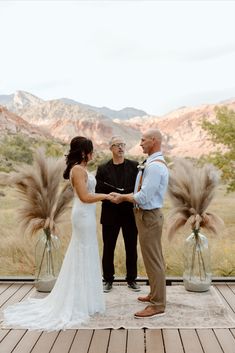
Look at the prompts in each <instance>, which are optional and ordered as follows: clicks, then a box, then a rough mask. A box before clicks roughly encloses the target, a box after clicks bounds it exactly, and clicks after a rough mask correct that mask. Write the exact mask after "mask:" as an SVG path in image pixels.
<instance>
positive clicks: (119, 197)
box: [109, 192, 123, 204]
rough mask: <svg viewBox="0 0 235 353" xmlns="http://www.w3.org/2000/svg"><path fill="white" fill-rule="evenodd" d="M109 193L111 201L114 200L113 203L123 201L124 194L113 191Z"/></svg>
mask: <svg viewBox="0 0 235 353" xmlns="http://www.w3.org/2000/svg"><path fill="white" fill-rule="evenodd" d="M109 195H110V196H111V199H110V201H111V202H113V203H116V204H118V203H120V202H122V201H123V200H122V195H121V194H118V193H117V192H111V193H110V194H109Z"/></svg>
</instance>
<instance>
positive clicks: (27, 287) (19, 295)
mask: <svg viewBox="0 0 235 353" xmlns="http://www.w3.org/2000/svg"><path fill="white" fill-rule="evenodd" d="M32 290H33V285H32V284H28V283H27V284H24V285H23V286H21V287H20V288H18V290H17V291H16V292H15V293H14V294H12V295H11V297H10V298H9V299H8V300H7V301H5V303H4V304H3V305H2V307H1V309H5V308H6V307H7V306H9V305H12V304H15V303H18V302H20V301H21V300H22V299H24V298H25V297H26V296H28V295H29V293H30V292H31V291H32Z"/></svg>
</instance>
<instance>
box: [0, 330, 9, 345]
mask: <svg viewBox="0 0 235 353" xmlns="http://www.w3.org/2000/svg"><path fill="white" fill-rule="evenodd" d="M9 331H10V330H4V329H0V342H1V341H2V340H3V338H4V337H5V336H6V335H7V334H8V332H9Z"/></svg>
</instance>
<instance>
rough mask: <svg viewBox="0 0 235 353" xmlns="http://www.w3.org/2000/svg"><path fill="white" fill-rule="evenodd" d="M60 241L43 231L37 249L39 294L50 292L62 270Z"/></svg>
mask: <svg viewBox="0 0 235 353" xmlns="http://www.w3.org/2000/svg"><path fill="white" fill-rule="evenodd" d="M61 262H62V257H61V253H60V240H59V238H58V237H57V236H56V235H54V234H51V231H50V230H49V229H43V230H42V232H41V233H40V234H39V239H38V241H37V243H36V247H35V266H36V269H35V287H36V289H37V290H38V291H39V292H50V291H51V290H52V288H53V287H54V284H55V282H56V279H57V277H58V274H59V272H60V268H61Z"/></svg>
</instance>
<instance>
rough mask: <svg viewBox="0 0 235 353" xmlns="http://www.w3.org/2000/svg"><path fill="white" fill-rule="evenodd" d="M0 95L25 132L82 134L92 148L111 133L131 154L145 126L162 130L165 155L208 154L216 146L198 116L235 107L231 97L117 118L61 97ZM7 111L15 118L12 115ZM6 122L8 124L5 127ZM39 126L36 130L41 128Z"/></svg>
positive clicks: (57, 135)
mask: <svg viewBox="0 0 235 353" xmlns="http://www.w3.org/2000/svg"><path fill="white" fill-rule="evenodd" d="M2 97H4V99H5V102H2V104H3V103H5V105H6V106H8V107H9V109H11V110H13V111H15V112H16V113H17V114H18V115H19V116H20V117H21V120H20V118H19V117H17V119H18V123H17V124H19V125H20V126H21V127H20V128H21V129H23V128H24V129H26V126H27V127H28V130H27V129H26V130H27V131H28V133H30V129H32V130H31V131H32V134H33V133H36V129H37V128H36V126H37V127H38V128H40V129H41V128H43V129H45V130H46V131H48V132H49V133H50V134H51V135H52V136H53V137H55V138H58V139H60V140H62V141H64V142H69V141H70V139H71V138H72V137H73V136H76V135H84V136H87V137H89V138H91V139H92V140H93V141H94V143H95V148H96V149H99V150H106V149H108V141H109V139H110V137H111V136H112V135H122V136H123V137H124V138H125V139H126V141H127V149H128V152H130V153H131V154H139V153H140V154H142V149H141V148H140V147H139V141H140V136H141V132H143V131H146V130H147V129H149V128H159V129H160V130H161V131H162V133H163V136H164V143H163V149H164V152H165V153H166V154H167V155H169V156H189V157H200V156H201V155H203V154H208V153H209V152H211V151H214V150H216V149H217V146H214V145H213V143H212V142H211V141H210V139H209V137H208V135H207V133H206V132H205V131H204V130H203V129H202V128H201V122H202V119H204V118H206V119H209V120H210V121H215V119H216V117H215V111H214V109H215V107H216V106H227V107H228V108H229V109H232V110H235V99H233V100H229V101H225V102H222V103H218V104H217V105H215V104H211V105H202V106H198V107H189V108H187V107H185V108H180V109H178V110H176V111H173V112H171V113H170V114H167V115H165V116H162V117H157V116H148V115H146V116H141V117H138V116H137V117H133V118H130V119H126V120H123V111H125V110H122V116H121V118H120V119H113V120H112V119H111V118H109V117H107V116H105V115H102V114H101V113H99V112H97V111H95V110H93V109H92V107H91V106H89V109H88V108H87V106H85V105H82V104H79V103H77V102H74V101H73V104H68V103H65V102H64V100H63V99H58V100H52V101H43V100H41V99H39V98H37V97H35V96H33V95H31V94H30V93H26V92H22V91H18V92H17V96H16V97H15V96H14V95H10V96H2ZM65 101H66V100H65ZM0 102H1V96H0ZM90 107H91V108H90ZM132 109H133V108H132ZM133 111H135V110H134V109H133ZM136 111H137V110H136ZM2 114H3V113H2ZM4 114H6V113H4ZM9 114H10V116H11V117H12V116H14V117H15V119H16V115H14V114H12V113H9ZM0 115H1V114H0ZM115 116H116V114H115ZM0 119H3V118H0ZM14 121H15V122H16V120H14ZM0 124H1V126H5V128H4V129H5V131H7V129H14V128H13V126H14V123H13V122H12V120H8V121H7V120H6V119H5V122H2V121H1V122H0ZM4 124H5V125H4ZM8 124H9V126H10V127H7V125H8ZM17 124H15V131H17V127H16V125H17ZM23 126H24V127H23ZM40 129H39V130H38V131H41V130H40ZM34 131H35V132H34Z"/></svg>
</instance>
